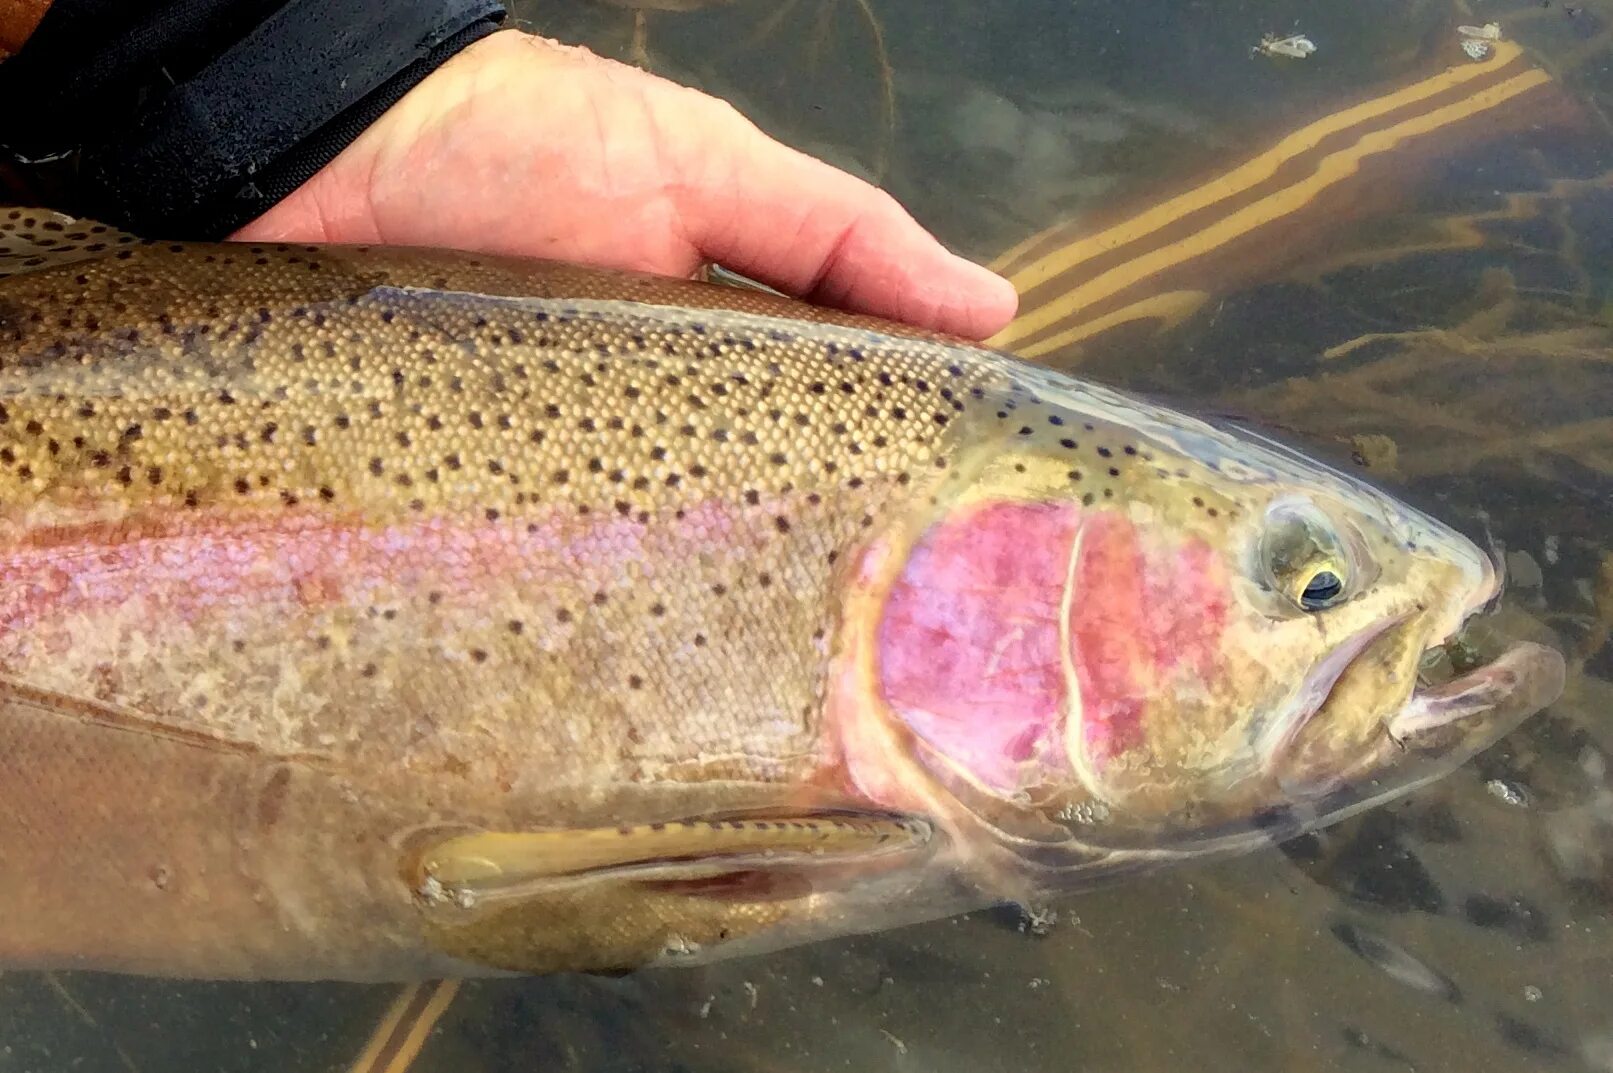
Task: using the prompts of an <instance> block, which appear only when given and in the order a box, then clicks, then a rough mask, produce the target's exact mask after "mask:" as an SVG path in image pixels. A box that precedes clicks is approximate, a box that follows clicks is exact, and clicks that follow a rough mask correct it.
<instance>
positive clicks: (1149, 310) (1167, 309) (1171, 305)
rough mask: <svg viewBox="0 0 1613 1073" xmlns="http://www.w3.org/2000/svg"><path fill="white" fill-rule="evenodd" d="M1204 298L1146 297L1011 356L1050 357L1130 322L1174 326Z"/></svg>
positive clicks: (1200, 294) (1198, 294)
mask: <svg viewBox="0 0 1613 1073" xmlns="http://www.w3.org/2000/svg"><path fill="white" fill-rule="evenodd" d="M1207 298H1209V295H1208V294H1206V293H1205V292H1204V291H1168V292H1166V293H1165V294H1155V295H1150V296H1149V297H1147V298H1143V299H1140V300H1138V301H1136V302H1133V303H1131V304H1130V305H1127V306H1122V307H1121V308H1119V309H1116V310H1112V311H1110V312H1108V313H1105V314H1104V315H1103V316H1101V317H1094V318H1092V319H1091V320H1087V321H1081V322H1079V323H1077V324H1076V325H1075V326H1074V327H1071V328H1066V329H1065V330H1064V331H1062V332H1058V333H1056V334H1054V335H1049V336H1047V337H1046V338H1043V339H1038V340H1036V341H1035V342H1034V343H1028V344H1026V345H1025V346H1023V347H1020V348H1019V349H1018V350H1016V351H1015V353H1016V354H1018V355H1019V356H1020V357H1022V358H1039V357H1041V356H1043V355H1044V354H1051V353H1052V352H1053V351H1055V350H1058V349H1059V348H1060V347H1066V346H1069V345H1070V344H1071V343H1078V342H1080V341H1081V340H1083V339H1088V338H1091V337H1092V336H1094V335H1097V334H1099V333H1100V332H1106V331H1108V330H1109V329H1110V328H1113V327H1114V326H1115V325H1117V324H1125V323H1127V322H1128V321H1133V320H1161V321H1164V322H1165V323H1166V324H1177V323H1180V322H1181V321H1184V320H1186V319H1187V318H1188V317H1189V316H1191V315H1192V314H1193V313H1194V312H1196V311H1197V310H1198V308H1199V307H1200V306H1202V305H1203V304H1204V302H1205V300H1206V299H1207Z"/></svg>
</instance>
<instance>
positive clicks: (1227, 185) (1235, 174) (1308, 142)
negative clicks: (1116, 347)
mask: <svg viewBox="0 0 1613 1073" xmlns="http://www.w3.org/2000/svg"><path fill="white" fill-rule="evenodd" d="M1521 52H1522V49H1520V48H1519V47H1518V46H1517V45H1516V44H1514V43H1513V42H1511V41H1497V42H1496V43H1495V45H1494V51H1493V52H1492V53H1491V58H1490V60H1489V61H1488V62H1485V63H1473V64H1463V65H1462V66H1460V67H1450V68H1447V69H1446V70H1445V71H1443V72H1441V73H1440V74H1437V75H1434V76H1433V77H1432V78H1426V79H1424V80H1423V81H1421V82H1415V83H1413V84H1412V85H1409V86H1407V87H1405V88H1404V89H1400V90H1397V91H1395V92H1394V93H1390V94H1387V95H1385V96H1382V97H1375V98H1373V99H1372V100H1369V101H1363V102H1362V103H1360V104H1357V105H1355V106H1353V107H1350V108H1345V109H1343V110H1341V111H1338V112H1333V113H1330V114H1329V115H1326V116H1323V117H1322V118H1321V119H1318V120H1317V121H1316V122H1314V123H1312V124H1310V125H1309V126H1306V127H1301V128H1300V129H1299V130H1296V131H1294V132H1293V133H1292V134H1289V135H1288V136H1287V137H1285V138H1283V139H1282V141H1280V142H1278V143H1277V144H1276V145H1274V146H1272V147H1271V148H1270V149H1268V150H1266V151H1265V152H1263V153H1261V154H1260V155H1259V156H1256V157H1253V158H1252V159H1250V160H1247V161H1245V162H1244V163H1242V164H1240V165H1239V166H1238V167H1236V168H1234V169H1233V170H1232V171H1229V172H1227V173H1226V174H1225V175H1223V176H1221V177H1220V178H1219V179H1217V180H1215V181H1214V182H1210V183H1205V184H1203V185H1201V186H1197V187H1194V188H1193V189H1192V190H1189V191H1187V192H1186V193H1183V194H1179V195H1177V196H1176V197H1173V198H1171V199H1170V200H1169V201H1164V202H1161V203H1160V204H1158V205H1156V206H1154V207H1153V208H1151V209H1149V210H1148V211H1147V212H1144V213H1141V214H1140V215H1137V216H1133V217H1131V218H1130V219H1128V220H1124V221H1122V222H1120V223H1118V224H1115V225H1114V226H1113V227H1110V228H1107V229H1105V230H1103V231H1099V232H1098V233H1097V234H1095V235H1092V236H1090V237H1088V238H1085V239H1082V240H1081V241H1080V242H1076V243H1073V244H1071V245H1069V246H1062V247H1060V248H1058V249H1056V250H1054V251H1053V252H1051V253H1049V254H1047V255H1046V256H1044V257H1042V258H1041V259H1039V260H1036V261H1032V262H1031V263H1030V264H1028V265H1025V266H1024V267H1022V268H1020V269H1018V270H1016V271H1014V272H1013V274H1012V275H1011V276H1010V277H1009V278H1010V279H1011V280H1012V281H1013V283H1014V285H1015V286H1016V287H1018V288H1019V290H1020V291H1025V290H1028V289H1029V288H1030V287H1031V286H1033V285H1035V284H1036V283H1038V282H1039V281H1041V280H1043V279H1046V278H1048V277H1049V276H1053V275H1056V274H1058V273H1060V272H1065V271H1068V270H1069V269H1071V268H1074V267H1075V266H1076V265H1078V264H1080V263H1082V262H1083V261H1086V260H1090V259H1091V258H1092V257H1094V256H1096V255H1098V254H1100V253H1104V252H1107V251H1109V250H1112V249H1114V248H1115V247H1117V246H1120V245H1122V244H1124V243H1127V242H1131V241H1134V240H1135V239H1138V238H1141V237H1142V236H1144V235H1147V234H1151V233H1152V232H1154V231H1157V230H1159V229H1160V228H1162V227H1164V226H1166V225H1168V224H1170V223H1172V222H1174V221H1175V220H1178V219H1180V218H1181V217H1183V216H1186V215H1188V214H1189V213H1192V212H1197V211H1198V210H1199V209H1202V208H1204V207H1205V206H1207V205H1213V204H1214V203H1215V202H1217V201H1222V200H1225V199H1226V198H1228V197H1231V196H1232V195H1234V194H1238V193H1241V192H1242V191H1244V190H1247V189H1249V188H1250V187H1253V186H1256V185H1258V184H1260V183H1263V182H1265V181H1266V180H1267V179H1269V178H1271V177H1272V176H1273V175H1275V174H1276V173H1277V169H1278V168H1280V167H1282V165H1283V164H1285V163H1287V162H1288V161H1289V160H1290V159H1292V158H1293V157H1296V156H1298V155H1300V154H1301V153H1304V152H1306V151H1307V150H1310V149H1313V148H1315V147H1316V145H1317V144H1318V143H1319V142H1321V141H1322V139H1324V138H1326V137H1328V136H1330V135H1332V134H1336V133H1338V132H1339V131H1341V130H1347V129H1349V128H1350V127H1353V126H1357V125H1359V124H1361V123H1364V122H1366V121H1367V120H1370V119H1374V118H1376V117H1378V116H1381V115H1385V114H1386V113H1389V112H1392V111H1394V110H1395V109H1397V108H1401V107H1404V106H1405V105H1407V104H1412V103H1414V102H1416V101H1420V100H1423V99H1425V98H1427V97H1432V96H1435V95H1437V94H1440V93H1443V92H1445V91H1446V90H1449V89H1451V88H1453V87H1455V86H1459V85H1461V84H1462V83H1464V82H1469V81H1472V80H1473V79H1475V78H1479V77H1481V76H1483V75H1487V74H1490V73H1492V72H1494V71H1495V70H1496V69H1497V68H1498V67H1501V66H1504V65H1505V64H1507V63H1509V62H1511V61H1512V60H1513V59H1515V58H1517V57H1518V56H1519V55H1520V54H1521ZM1045 236H1046V232H1042V233H1040V234H1038V235H1033V236H1031V237H1030V238H1028V239H1026V240H1025V241H1024V242H1021V243H1019V244H1018V245H1017V246H1014V247H1013V248H1011V249H1010V250H1009V251H1008V252H1006V253H1004V254H1003V255H1002V256H1000V257H998V258H997V259H996V260H995V261H994V262H992V268H993V269H995V270H996V271H999V272H1002V271H1004V270H1006V269H1008V268H1009V267H1010V266H1012V265H1013V262H1014V261H1015V260H1016V259H1018V258H1019V257H1021V256H1023V254H1024V252H1025V251H1026V250H1027V249H1029V248H1030V247H1032V246H1033V245H1035V244H1036V243H1037V242H1039V241H1041V240H1043V239H1044V238H1045Z"/></svg>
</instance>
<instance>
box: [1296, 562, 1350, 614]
mask: <svg viewBox="0 0 1613 1073" xmlns="http://www.w3.org/2000/svg"><path fill="white" fill-rule="evenodd" d="M1343 591H1344V582H1343V581H1341V580H1339V576H1338V575H1337V574H1335V573H1334V572H1333V571H1331V570H1318V571H1317V572H1316V574H1315V575H1314V576H1313V577H1312V578H1311V579H1310V581H1308V582H1306V584H1305V591H1304V592H1303V593H1301V594H1300V597H1299V602H1300V604H1301V605H1302V606H1303V607H1304V608H1305V609H1306V610H1307V611H1314V610H1316V609H1317V608H1319V607H1326V606H1327V605H1328V604H1330V603H1332V602H1333V601H1334V600H1337V599H1338V598H1339V593H1341V592H1343Z"/></svg>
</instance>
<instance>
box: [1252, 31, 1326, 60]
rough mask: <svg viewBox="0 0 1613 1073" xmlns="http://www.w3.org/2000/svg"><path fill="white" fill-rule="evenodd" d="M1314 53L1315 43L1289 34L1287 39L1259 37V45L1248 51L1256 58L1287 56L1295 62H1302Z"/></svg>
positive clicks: (1304, 37)
mask: <svg viewBox="0 0 1613 1073" xmlns="http://www.w3.org/2000/svg"><path fill="white" fill-rule="evenodd" d="M1315 51H1316V42H1314V41H1312V40H1311V39H1310V38H1308V37H1306V36H1305V35H1304V34H1289V35H1288V36H1287V37H1278V36H1277V35H1276V34H1266V35H1264V36H1263V37H1261V39H1260V44H1258V45H1256V46H1255V47H1254V48H1252V49H1250V52H1251V53H1252V54H1253V55H1256V56H1287V57H1288V58H1290V59H1295V60H1302V59H1304V58H1305V57H1306V56H1309V55H1310V54H1311V53H1313V52H1315Z"/></svg>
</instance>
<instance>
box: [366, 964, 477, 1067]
mask: <svg viewBox="0 0 1613 1073" xmlns="http://www.w3.org/2000/svg"><path fill="white" fill-rule="evenodd" d="M428 988H429V992H428V990H427V989H428ZM458 993H459V981H458V980H439V981H437V982H436V983H434V984H429V985H426V984H410V985H409V986H408V987H405V988H404V989H403V990H402V991H401V992H400V993H399V994H398V997H397V998H396V999H394V1000H393V1002H392V1005H391V1006H389V1007H388V1008H387V1011H386V1014H385V1015H384V1016H383V1017H382V1018H381V1021H380V1023H379V1024H377V1025H376V1026H375V1030H374V1031H373V1032H372V1033H371V1034H370V1040H369V1042H368V1043H366V1044H365V1045H364V1050H362V1051H361V1052H359V1056H358V1057H357V1058H356V1059H354V1061H353V1064H352V1065H351V1066H349V1067H348V1073H404V1071H405V1070H407V1069H408V1068H409V1067H410V1066H411V1065H413V1064H414V1060H415V1059H416V1058H417V1057H419V1055H420V1051H421V1049H422V1048H424V1047H425V1045H426V1038H427V1037H428V1036H430V1035H431V1030H432V1029H433V1028H435V1027H436V1026H437V1022H438V1021H439V1020H441V1019H442V1015H443V1014H444V1013H447V1012H448V1007H449V1005H450V1004H451V1003H452V1002H453V1001H454V996H455V995H457V994H458Z"/></svg>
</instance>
